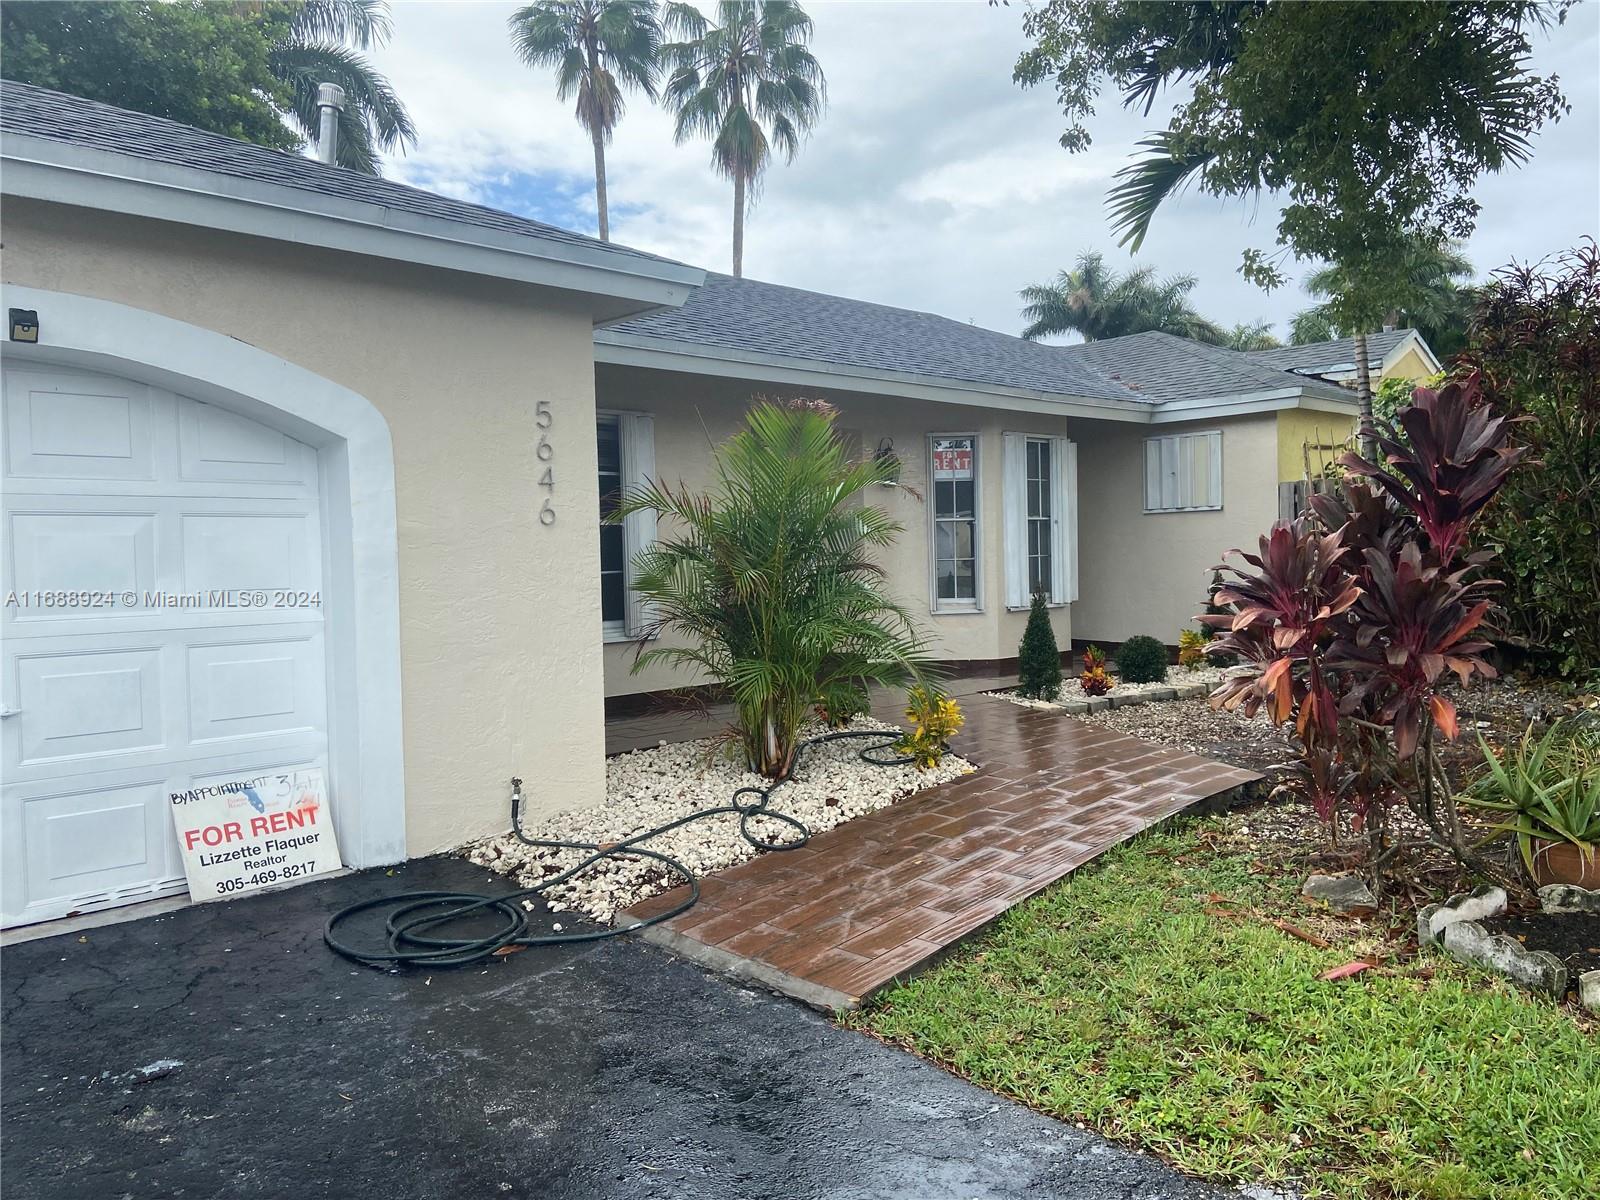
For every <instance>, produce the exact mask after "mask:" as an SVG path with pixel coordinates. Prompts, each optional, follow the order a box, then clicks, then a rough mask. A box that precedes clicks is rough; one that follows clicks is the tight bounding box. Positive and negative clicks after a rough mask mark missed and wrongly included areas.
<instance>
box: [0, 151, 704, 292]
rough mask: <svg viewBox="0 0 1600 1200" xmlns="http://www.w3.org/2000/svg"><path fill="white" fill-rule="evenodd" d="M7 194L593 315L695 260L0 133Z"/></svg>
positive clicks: (660, 285)
mask: <svg viewBox="0 0 1600 1200" xmlns="http://www.w3.org/2000/svg"><path fill="white" fill-rule="evenodd" d="M0 158H3V159H4V162H5V171H4V175H3V191H4V194H5V195H7V196H17V197H23V198H28V199H35V200H44V201H49V202H54V203H58V204H66V205H72V206H75V207H79V208H89V209H98V210H103V211H108V212H116V213H122V214H125V215H129V216H137V217H146V218H150V219H154V220H160V221H170V222H176V223H178V224H185V225H195V226H200V227H203V228H208V229H220V230H225V231H227V232H230V233H239V234H246V235H250V236H254V237H263V238H268V239H271V240H274V241H282V242H290V243H294V244H297V245H304V246H314V247H318V248H321V249H327V250H338V251H343V252H346V253H351V254H361V255H366V256H370V257H375V258H386V259H392V260H396V261H400V262H407V263H416V264H421V265H424V266H431V267H438V268H440V269H443V270H450V271H463V272H466V273H468V274H474V275H486V276H490V277H493V278H497V279H509V280H514V281H516V282H521V283H529V284H536V285H540V286H544V287H551V288H557V289H560V290H563V291H568V292H575V293H580V294H585V295H588V296H591V297H595V298H598V299H600V301H601V302H600V303H591V305H590V307H591V309H592V311H593V312H594V317H595V319H596V320H597V321H612V320H620V319H622V318H624V317H627V316H633V315H637V314H639V313H644V312H649V311H652V310H655V309H659V308H664V307H677V306H678V305H681V304H682V303H683V302H684V300H685V299H687V298H688V296H689V294H690V292H691V291H692V290H693V289H694V288H696V287H698V286H699V285H700V284H701V283H702V282H703V281H704V279H705V272H704V271H703V270H701V269H700V268H698V267H690V266H686V265H684V264H681V263H673V262H669V261H666V260H664V259H654V258H646V257H640V256H638V255H633V254H627V253H621V252H617V251H613V250H608V249H605V248H603V247H588V246H581V245H572V244H569V243H565V242H561V241H558V240H556V239H543V238H539V237H537V236H535V235H531V234H513V233H509V232H505V231H501V230H495V229H485V228H481V227H477V226H472V225H467V224H464V223H462V222H459V221H451V220H447V219H445V218H441V217H429V216H424V215H421V214H417V213H408V212H402V211H400V210H397V209H394V208H390V207H388V206H385V205H381V204H373V203H367V202H363V201H358V200H348V199H344V198H342V197H333V196H326V195H323V194H321V193H318V192H311V191H307V190H305V189H302V188H295V187H289V186H286V185H279V184H271V183H263V182H261V181H258V180H252V179H241V178H238V177H236V176H231V175H222V174H218V173H216V172H212V171H206V170H203V169H200V168H196V167H188V166H182V165H179V164H174V163H164V162H158V161H154V160H149V159H142V158H136V157H133V156H131V155H125V154H115V153H112V152H110V151H104V150H96V149H92V148H89V147H85V146H77V145H72V144H68V143H63V142H56V141H52V140H50V139H48V138H37V137H32V136H28V135H25V134H16V133H9V132H8V133H5V134H4V135H3V138H0Z"/></svg>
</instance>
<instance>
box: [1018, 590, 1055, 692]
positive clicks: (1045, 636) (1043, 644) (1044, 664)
mask: <svg viewBox="0 0 1600 1200" xmlns="http://www.w3.org/2000/svg"><path fill="white" fill-rule="evenodd" d="M1060 691H1061V650H1060V648H1059V647H1058V646H1057V645H1056V631H1055V630H1054V629H1052V628H1051V627H1050V612H1049V610H1048V609H1047V608H1045V604H1044V596H1043V595H1042V594H1040V593H1038V592H1035V593H1034V595H1033V607H1032V608H1031V609H1030V610H1029V611H1028V627H1027V628H1026V629H1025V630H1023V631H1022V645H1021V646H1020V647H1018V649H1017V695H1019V696H1026V697H1027V698H1028V699H1030V700H1054V699H1055V698H1056V696H1057V695H1058V694H1059V693H1060Z"/></svg>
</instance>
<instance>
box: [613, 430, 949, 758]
mask: <svg viewBox="0 0 1600 1200" xmlns="http://www.w3.org/2000/svg"><path fill="white" fill-rule="evenodd" d="M888 471H889V468H888V467H887V466H886V465H885V464H883V463H882V462H879V461H874V460H870V459H869V460H866V461H861V460H858V459H855V458H853V457H852V456H851V454H850V451H849V449H848V448H847V446H846V444H845V441H844V439H843V438H842V437H840V436H839V433H838V431H837V430H836V429H835V428H834V425H833V412H832V410H831V409H829V408H828V407H827V406H826V405H821V404H819V403H814V402H811V403H808V402H796V403H794V404H790V405H778V404H773V403H770V402H763V403H761V404H758V405H756V406H755V407H754V408H753V409H752V410H751V411H750V414H749V417H748V418H747V419H746V422H745V427H744V428H743V429H741V430H740V431H739V432H738V433H736V434H734V435H733V437H731V438H729V439H728V440H727V441H726V442H724V443H723V444H722V445H720V446H718V447H717V450H716V473H715V479H714V481H713V483H712V485H711V487H710V489H709V490H708V491H706V492H705V493H699V494H697V493H695V492H691V491H690V490H688V489H687V488H685V487H682V486H679V487H676V488H674V487H671V486H669V485H668V484H666V483H663V482H662V481H661V480H659V479H658V480H655V481H652V482H648V483H646V484H644V485H643V486H641V487H634V488H630V489H629V490H628V491H627V493H626V494H625V495H624V496H623V498H622V504H621V505H620V506H619V508H618V509H617V511H616V512H615V514H613V516H612V517H611V518H609V519H612V520H620V519H621V518H622V517H624V516H626V515H627V514H628V513H630V512H640V511H653V512H655V513H656V514H657V516H658V517H659V518H661V525H662V528H663V529H666V530H671V531H672V533H671V534H670V535H669V536H665V537H663V538H662V539H661V540H660V541H658V542H657V543H656V544H655V545H654V546H653V547H651V548H650V549H648V550H644V551H642V552H641V553H640V554H639V556H638V557H637V558H636V559H635V560H634V569H635V572H636V576H635V581H634V587H635V589H636V590H637V591H638V593H639V595H640V596H641V597H643V598H644V599H645V600H647V601H649V603H650V605H651V606H652V609H653V611H654V613H655V618H654V621H653V623H652V625H651V627H650V628H649V629H648V630H647V631H646V632H647V636H654V635H656V634H659V633H662V632H672V633H675V634H678V635H679V636H680V638H681V639H682V644H679V645H670V644H669V645H661V644H659V643H658V644H657V645H656V646H654V647H653V648H652V649H649V650H646V651H645V652H644V653H643V654H641V655H639V656H638V657H637V658H636V659H635V660H634V664H633V669H634V670H635V671H640V670H642V669H644V668H646V667H649V666H651V665H655V664H659V665H662V666H667V667H676V668H683V667H689V668H694V669H697V670H699V671H700V672H702V673H703V674H704V675H706V676H708V677H710V678H711V679H714V680H716V681H717V682H718V683H720V684H722V686H723V687H724V688H726V690H727V691H728V693H729V695H730V696H731V697H732V699H733V703H734V706H735V708H736V709H737V710H738V723H737V727H736V733H737V737H738V740H739V742H740V743H741V745H742V746H743V749H744V756H745V760H746V762H747V763H748V765H749V766H750V767H751V769H752V770H756V771H760V772H761V773H762V774H763V775H767V776H769V777H771V778H775V779H777V778H782V777H783V776H784V775H785V774H786V773H787V772H788V770H789V768H790V766H791V764H792V763H793V761H794V753H795V745H796V736H797V734H798V731H799V729H800V726H801V724H802V722H804V721H805V719H806V718H807V716H809V715H810V713H811V711H812V707H813V706H814V705H817V704H821V705H822V707H823V710H824V711H825V712H826V713H828V714H829V715H830V716H832V717H842V716H843V715H844V714H845V712H846V711H847V710H848V709H849V708H850V707H851V706H852V705H853V704H855V703H858V702H859V700H860V698H861V695H862V694H864V693H865V691H866V689H867V688H868V687H869V686H871V685H873V684H879V685H888V686H905V685H908V684H911V683H915V682H919V681H922V680H925V679H926V678H927V677H928V672H929V669H930V666H931V664H930V663H929V661H928V658H927V652H926V646H925V642H924V640H923V637H922V635H921V633H920V632H919V631H918V629H917V627H916V625H915V624H914V623H913V621H912V619H911V616H910V614H908V613H907V612H906V610H905V609H904V608H902V607H900V606H899V605H898V604H896V603H895V602H894V601H893V600H891V599H890V598H889V597H888V595H887V594H886V593H885V592H884V590H883V588H882V584H883V571H882V569H881V568H880V567H878V565H877V564H876V563H875V562H874V553H875V552H876V551H877V550H881V549H882V548H883V547H885V546H888V545H891V544H892V543H893V542H894V539H895V537H896V535H898V534H899V533H900V528H901V527H900V525H899V524H898V523H897V522H896V521H894V520H893V519H892V518H891V517H890V516H889V515H888V514H887V513H885V512H884V511H883V510H882V509H880V508H876V507H874V506H873V505H871V504H864V503H861V502H860V497H861V496H862V493H864V492H866V491H867V489H869V488H872V487H876V486H877V485H879V484H880V483H882V482H883V481H884V479H885V478H887V473H888Z"/></svg>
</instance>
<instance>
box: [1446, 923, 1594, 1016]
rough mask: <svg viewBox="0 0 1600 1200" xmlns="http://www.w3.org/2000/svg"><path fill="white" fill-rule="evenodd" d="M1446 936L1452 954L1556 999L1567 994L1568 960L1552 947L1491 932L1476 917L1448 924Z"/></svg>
mask: <svg viewBox="0 0 1600 1200" xmlns="http://www.w3.org/2000/svg"><path fill="white" fill-rule="evenodd" d="M1442 940H1443V942H1444V948H1445V950H1446V952H1447V953H1449V954H1450V956H1451V957H1452V958H1456V959H1459V960H1460V961H1462V962H1470V963H1476V964H1478V965H1479V966H1484V967H1488V968H1489V969H1490V970H1491V971H1497V972H1499V973H1500V974H1501V975H1504V976H1505V977H1506V978H1507V979H1509V980H1511V981H1512V982H1513V983H1519V984H1521V985H1522V986H1523V987H1525V988H1528V989H1529V990H1530V991H1535V992H1543V993H1544V994H1545V995H1547V996H1550V997H1551V998H1552V999H1555V1000H1560V999H1562V998H1563V997H1564V996H1565V995H1566V994H1567V967H1566V964H1565V963H1563V962H1562V961H1561V960H1560V959H1559V958H1557V957H1556V956H1555V955H1554V954H1551V953H1550V951H1548V950H1529V949H1527V948H1525V947H1524V946H1523V945H1522V943H1520V942H1518V941H1517V940H1516V938H1512V937H1507V936H1506V935H1505V934H1503V933H1498V934H1497V933H1490V932H1489V931H1488V930H1487V929H1485V928H1484V927H1483V926H1482V925H1480V924H1478V923H1477V922H1476V921H1457V922H1456V923H1455V924H1453V925H1447V926H1446V927H1445V930H1444V937H1443V939H1442Z"/></svg>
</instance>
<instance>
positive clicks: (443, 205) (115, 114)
mask: <svg viewBox="0 0 1600 1200" xmlns="http://www.w3.org/2000/svg"><path fill="white" fill-rule="evenodd" d="M0 127H3V128H4V130H5V132H7V133H13V134H24V135H26V136H28V137H36V138H44V139H47V140H49V141H53V142H64V143H69V144H71V145H75V146H84V147H88V148H90V149H94V150H103V151H108V152H110V153H113V154H123V155H128V156H129V157H132V158H139V159H145V160H148V161H152V162H160V163H170V164H174V165H177V166H185V167H193V168H197V169H199V170H202V171H208V172H211V173H212V174H216V175H224V176H229V177H231V178H234V179H246V180H253V181H255V182H258V183H265V184H275V185H277V186H280V187H288V188H295V189H297V190H299V191H303V192H311V193H315V194H317V195H320V196H327V197H331V198H334V199H340V200H353V201H358V202H360V203H363V204H377V205H382V206H383V207H385V208H390V209H394V210H397V211H400V212H406V213H411V214H414V215H416V216H419V217H433V218H438V219H441V220H446V221H455V222H458V223H460V224H463V225H471V226H476V227H477V228H480V229H490V230H495V231H497V232H500V233H508V234H514V235H523V236H527V237H534V238H539V239H541V240H544V241H548V242H560V243H564V244H566V245H571V246H584V247H591V248H596V249H604V250H606V251H609V252H611V253H614V254H622V255H627V256H630V257H634V258H640V259H646V260H650V261H654V262H666V263H670V262H672V260H671V259H665V258H661V257H660V256H659V255H654V254H646V253H645V252H644V251H642V250H632V249H629V248H627V247H625V246H617V245H614V244H610V243H606V242H601V241H599V240H598V239H596V238H591V237H585V236H584V235H583V234H581V233H573V232H571V231H570V230H566V229H561V228H558V227H557V226H554V225H546V224H544V223H543V222H542V221H532V220H529V219H528V218H527V217H518V216H513V215H512V214H511V213H505V212H500V211H499V210H497V209H493V208H485V207H484V206H483V205H480V204H468V203H466V202H465V201H461V200H451V199H449V198H447V197H444V196H438V195H435V194H434V193H432V192H425V191H423V190H422V189H420V188H414V187H408V186H406V185H405V184H401V183H395V182H394V181H392V180H388V179H380V178H376V177H374V176H371V175H363V174H361V173H360V172H359V171H349V170H346V169H344V168H342V167H334V166H329V165H328V164H326V163H322V162H318V161H316V160H315V159H310V158H305V157H303V156H302V155H299V154H290V153H286V152H284V151H282V150H270V149H268V148H266V147H265V146H256V145H253V144H251V143H249V142H241V141H238V140H236V139H234V138H230V137H225V136H223V135H222V134H219V133H208V132H207V131H205V130H203V129H195V128H193V127H191V126H188V125H181V124H179V123H178V122H177V121H169V120H167V119H166V118H164V117H153V116H150V115H149V114H148V113H140V112H132V111H130V110H128V109H124V108H116V107H113V106H112V105H109V104H101V103H99V102H98V101H94V100H85V99H83V98H82V97H79V96H68V95H65V94H64V93H61V92H52V91H49V90H47V89H45V88H39V87H33V86H32V85H30V84H25V83H16V82H14V81H13V80H10V79H7V80H5V81H4V83H3V84H0Z"/></svg>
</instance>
